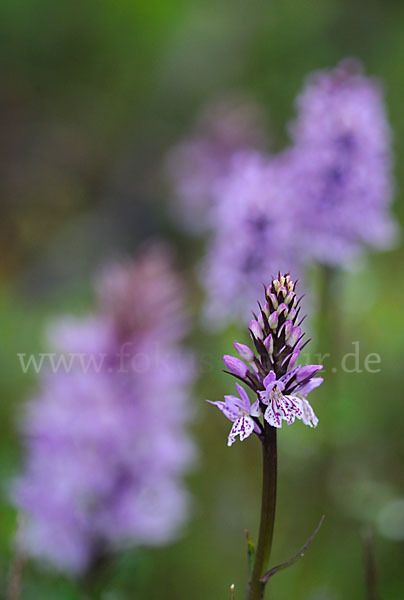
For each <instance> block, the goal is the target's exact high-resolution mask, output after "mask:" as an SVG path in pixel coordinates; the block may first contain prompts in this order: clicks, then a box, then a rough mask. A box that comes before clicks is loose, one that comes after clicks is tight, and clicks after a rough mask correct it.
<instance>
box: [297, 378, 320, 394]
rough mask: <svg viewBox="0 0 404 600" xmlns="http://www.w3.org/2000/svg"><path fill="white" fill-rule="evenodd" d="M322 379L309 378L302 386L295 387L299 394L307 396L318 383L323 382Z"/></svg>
mask: <svg viewBox="0 0 404 600" xmlns="http://www.w3.org/2000/svg"><path fill="white" fill-rule="evenodd" d="M323 381H324V379H323V378H322V377H314V379H310V381H308V382H307V383H305V384H304V385H303V386H302V387H300V388H296V389H297V390H298V392H299V394H300V395H302V396H308V395H309V394H310V392H312V391H313V390H315V389H316V388H317V387H318V386H319V385H321V384H322V383H323Z"/></svg>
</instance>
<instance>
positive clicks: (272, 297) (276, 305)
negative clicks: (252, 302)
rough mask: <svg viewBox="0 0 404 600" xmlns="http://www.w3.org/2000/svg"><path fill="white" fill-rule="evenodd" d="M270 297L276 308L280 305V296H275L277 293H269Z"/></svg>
mask: <svg viewBox="0 0 404 600" xmlns="http://www.w3.org/2000/svg"><path fill="white" fill-rule="evenodd" d="M268 299H269V300H270V301H271V304H272V306H273V307H274V309H275V310H276V309H277V308H278V306H279V302H278V298H277V297H276V296H275V294H269V296H268Z"/></svg>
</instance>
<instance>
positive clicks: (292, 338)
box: [285, 327, 302, 346]
mask: <svg viewBox="0 0 404 600" xmlns="http://www.w3.org/2000/svg"><path fill="white" fill-rule="evenodd" d="M301 335H302V330H301V329H300V327H293V329H292V330H291V332H290V334H289V336H288V338H287V339H286V338H285V341H286V343H287V345H288V346H294V345H295V344H296V342H297V340H298V339H299V337H300V336H301Z"/></svg>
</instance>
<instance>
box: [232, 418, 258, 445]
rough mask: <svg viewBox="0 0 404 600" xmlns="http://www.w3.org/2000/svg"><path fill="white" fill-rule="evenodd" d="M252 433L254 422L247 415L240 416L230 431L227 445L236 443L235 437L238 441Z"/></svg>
mask: <svg viewBox="0 0 404 600" xmlns="http://www.w3.org/2000/svg"><path fill="white" fill-rule="evenodd" d="M253 431H254V421H253V420H252V419H251V417H249V416H248V415H242V416H241V417H239V418H238V419H237V421H235V423H234V424H233V427H232V428H231V430H230V433H229V437H228V441H227V445H228V446H231V445H232V444H234V442H235V441H236V437H237V436H240V441H243V440H245V439H246V438H248V437H249V436H250V435H251V434H252V432H253Z"/></svg>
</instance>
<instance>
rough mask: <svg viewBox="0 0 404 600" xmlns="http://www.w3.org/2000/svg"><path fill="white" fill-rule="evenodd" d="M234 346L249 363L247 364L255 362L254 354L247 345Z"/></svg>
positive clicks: (237, 344) (234, 344) (235, 343)
mask: <svg viewBox="0 0 404 600" xmlns="http://www.w3.org/2000/svg"><path fill="white" fill-rule="evenodd" d="M233 346H234V347H235V349H236V350H237V352H238V353H239V355H240V357H241V358H242V359H243V360H245V361H247V362H253V361H254V358H255V356H254V352H253V351H252V350H251V348H249V347H248V346H246V345H245V344H239V343H238V342H234V343H233Z"/></svg>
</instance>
